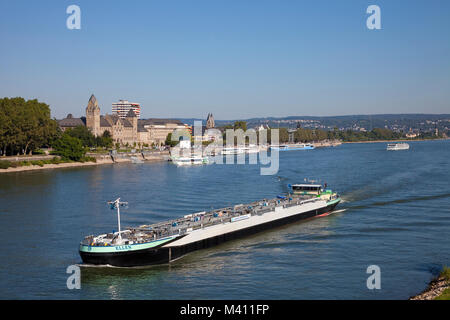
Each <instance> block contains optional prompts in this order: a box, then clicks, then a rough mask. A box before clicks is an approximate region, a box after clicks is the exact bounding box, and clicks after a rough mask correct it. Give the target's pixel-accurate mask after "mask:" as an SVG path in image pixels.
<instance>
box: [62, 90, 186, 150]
mask: <svg viewBox="0 0 450 320" xmlns="http://www.w3.org/2000/svg"><path fill="white" fill-rule="evenodd" d="M58 124H59V127H60V128H61V130H62V131H65V130H67V129H70V128H75V127H77V126H86V127H87V128H88V129H89V130H90V131H91V132H92V134H93V135H95V136H101V135H103V133H104V132H105V131H108V132H109V133H110V134H111V137H112V139H113V141H114V142H115V143H120V144H121V145H138V146H139V145H141V146H145V145H148V146H151V145H155V146H161V145H164V144H165V141H166V138H167V135H168V134H169V133H172V132H173V131H174V130H176V129H186V128H187V126H186V125H185V124H183V123H182V122H181V121H179V120H172V119H138V116H137V115H136V113H135V112H134V110H133V109H130V110H128V112H127V113H126V115H125V116H124V117H121V116H119V115H118V114H106V115H104V116H102V115H100V107H99V106H98V102H97V99H96V98H95V96H94V95H91V97H90V99H89V102H88V105H87V107H86V117H81V118H74V117H73V116H72V115H71V114H69V115H67V117H66V118H65V119H62V120H59V121H58Z"/></svg>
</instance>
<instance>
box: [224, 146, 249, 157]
mask: <svg viewBox="0 0 450 320" xmlns="http://www.w3.org/2000/svg"><path fill="white" fill-rule="evenodd" d="M221 153H222V154H224V155H226V154H242V153H245V150H244V148H239V147H225V148H223V149H222V152H221Z"/></svg>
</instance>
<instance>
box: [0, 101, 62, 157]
mask: <svg viewBox="0 0 450 320" xmlns="http://www.w3.org/2000/svg"><path fill="white" fill-rule="evenodd" d="M58 135H59V130H58V125H57V123H56V120H54V119H51V118H50V107H49V106H48V105H47V104H45V103H42V102H38V100H36V99H34V100H28V101H25V99H23V98H11V99H10V98H4V99H0V149H1V150H2V154H3V155H6V154H7V153H9V154H17V153H23V154H27V153H28V152H29V151H32V150H34V149H36V148H39V147H41V146H42V145H48V144H49V143H50V142H51V141H52V140H54V139H55V137H56V136H58Z"/></svg>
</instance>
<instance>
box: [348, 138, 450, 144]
mask: <svg viewBox="0 0 450 320" xmlns="http://www.w3.org/2000/svg"><path fill="white" fill-rule="evenodd" d="M442 140H450V138H446V139H400V140H366V141H342V143H395V142H414V141H442Z"/></svg>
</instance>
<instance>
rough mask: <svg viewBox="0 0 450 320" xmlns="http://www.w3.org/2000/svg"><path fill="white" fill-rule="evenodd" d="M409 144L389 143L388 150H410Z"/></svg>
mask: <svg viewBox="0 0 450 320" xmlns="http://www.w3.org/2000/svg"><path fill="white" fill-rule="evenodd" d="M408 149H409V144H407V143H404V142H402V143H388V145H387V148H386V150H389V151H396V150H408Z"/></svg>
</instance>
